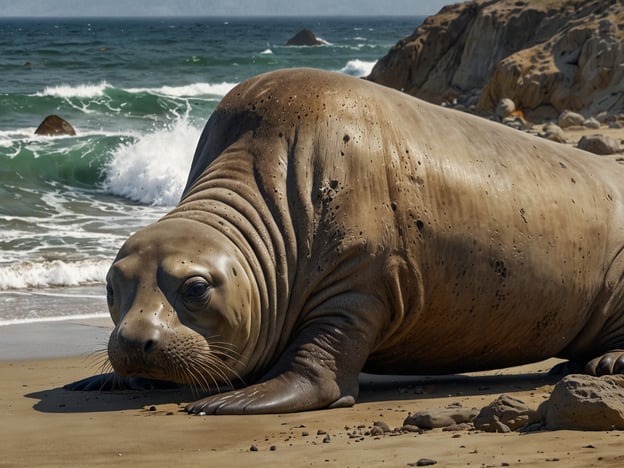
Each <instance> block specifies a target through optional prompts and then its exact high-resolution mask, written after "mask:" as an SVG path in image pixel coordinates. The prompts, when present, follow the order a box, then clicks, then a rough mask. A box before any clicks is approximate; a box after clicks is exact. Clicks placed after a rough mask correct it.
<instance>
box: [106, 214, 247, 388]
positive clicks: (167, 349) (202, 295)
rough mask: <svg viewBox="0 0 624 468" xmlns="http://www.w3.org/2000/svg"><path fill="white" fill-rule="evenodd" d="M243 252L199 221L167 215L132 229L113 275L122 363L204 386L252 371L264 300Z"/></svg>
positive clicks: (113, 358) (114, 353)
mask: <svg viewBox="0 0 624 468" xmlns="http://www.w3.org/2000/svg"><path fill="white" fill-rule="evenodd" d="M240 258H241V256H240V255H239V254H238V252H237V251H236V247H235V246H234V245H233V244H232V242H230V241H229V240H228V238H227V237H226V236H225V235H224V234H223V233H221V232H219V231H218V230H216V229H214V228H211V227H210V226H207V225H205V224H203V223H201V222H198V221H193V220H185V219H175V220H169V219H163V220H161V221H159V222H157V223H155V224H152V225H150V226H148V227H146V228H144V229H141V230H140V231H138V232H137V233H136V234H134V235H133V236H131V237H130V238H129V239H128V241H127V242H126V243H125V244H124V246H123V247H122V248H121V250H120V251H119V254H118V255H117V258H116V259H115V262H114V263H113V265H112V266H111V269H110V271H109V273H108V278H107V296H108V306H109V310H110V313H111V317H112V318H113V321H114V322H115V325H116V326H115V329H114V330H113V332H112V334H111V337H110V339H109V343H108V355H109V360H110V362H111V364H112V366H113V368H114V369H115V371H116V372H117V373H118V374H120V375H122V376H132V377H146V378H152V379H159V380H168V381H172V382H177V383H182V384H191V385H196V386H199V387H201V388H204V389H207V388H211V387H213V386H215V387H217V388H218V387H219V385H221V384H230V383H231V382H232V381H233V380H234V379H237V378H239V376H240V377H244V374H245V360H246V358H245V356H248V354H249V352H250V349H253V345H254V342H255V339H256V337H255V336H253V331H252V330H253V327H251V321H252V315H253V313H254V310H257V307H256V306H255V301H254V298H253V290H252V287H251V284H250V281H249V279H250V276H249V274H248V270H247V268H246V265H244V264H243V263H241V261H240V260H239V259H240Z"/></svg>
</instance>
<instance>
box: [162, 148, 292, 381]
mask: <svg viewBox="0 0 624 468" xmlns="http://www.w3.org/2000/svg"><path fill="white" fill-rule="evenodd" d="M245 146H246V145H243V144H242V142H240V141H239V142H238V143H237V144H234V145H232V146H231V147H229V148H228V149H227V150H225V151H223V153H221V154H219V157H218V159H217V160H216V161H214V162H212V164H211V165H210V167H209V168H207V169H206V170H204V171H203V172H202V173H201V174H200V175H199V176H198V177H197V178H196V179H195V180H193V181H192V182H191V181H189V187H188V188H187V190H186V191H185V193H184V195H183V198H182V200H181V202H180V204H179V205H178V206H177V207H176V208H175V209H174V210H173V211H171V212H170V213H169V214H167V215H166V217H165V218H164V219H171V218H176V217H181V218H185V219H191V220H194V221H197V222H200V223H203V224H205V225H208V226H211V227H213V228H215V229H216V230H218V231H219V232H220V233H221V234H222V235H223V236H225V237H226V238H227V240H228V241H229V242H231V244H232V247H233V250H234V251H235V252H236V255H237V261H238V262H240V264H241V266H242V267H243V269H245V273H246V276H247V277H248V278H249V281H250V285H251V291H250V293H251V303H250V310H249V311H248V317H247V320H249V322H248V324H247V326H246V328H247V329H248V330H249V336H248V338H247V340H246V343H245V344H244V348H242V349H238V350H237V352H239V353H240V355H241V359H240V363H241V366H242V367H243V368H242V369H239V370H238V371H239V375H240V377H242V379H243V380H244V381H245V382H246V383H250V382H253V381H256V380H257V379H259V378H260V377H262V375H264V374H265V373H266V371H267V370H268V369H269V368H270V366H271V365H272V364H273V362H274V361H275V359H276V358H277V357H278V356H279V353H280V352H281V351H282V350H283V349H284V347H285V345H286V344H287V342H288V340H289V336H290V334H291V332H292V328H293V324H294V321H295V320H296V316H293V315H294V314H291V315H289V314H286V313H284V311H285V309H287V307H288V298H289V291H290V285H291V283H292V278H291V277H290V272H294V271H295V268H296V267H295V265H294V263H295V260H294V258H295V257H294V252H293V251H292V250H293V249H292V248H290V249H289V248H287V244H288V243H291V244H292V243H294V241H293V233H292V223H291V222H290V219H288V216H287V212H285V211H282V207H278V206H276V201H275V200H273V199H272V197H268V198H266V199H265V198H263V197H262V196H261V194H262V192H263V189H262V188H261V187H258V186H257V183H256V182H257V181H256V179H255V174H254V172H255V168H254V160H253V157H252V155H250V153H249V152H248V151H247V150H246V149H245ZM200 151H202V146H201V143H200V146H199V148H198V153H199V152H200ZM277 212H279V213H280V214H281V213H286V214H285V215H284V216H280V217H281V220H280V221H281V223H280V227H278V225H277V223H276V218H275V217H274V215H275V214H276V213H277Z"/></svg>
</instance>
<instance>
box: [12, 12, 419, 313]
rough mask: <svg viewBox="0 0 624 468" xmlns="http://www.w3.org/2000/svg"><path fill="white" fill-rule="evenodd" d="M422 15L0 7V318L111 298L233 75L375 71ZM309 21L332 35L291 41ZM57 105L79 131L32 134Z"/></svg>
mask: <svg viewBox="0 0 624 468" xmlns="http://www.w3.org/2000/svg"><path fill="white" fill-rule="evenodd" d="M422 20H423V18H422V17H412V18H319V19H312V18H280V19H263V18H260V19H258V18H255V19H241V18H230V19H226V18H220V19H205V18H194V19H160V18H159V19H90V20H88V19H70V20H69V19H45V20H40V19H38V20H33V19H0V77H1V81H0V325H2V324H8V323H15V322H24V321H36V320H54V319H59V318H63V317H70V316H76V315H82V314H84V313H87V314H88V313H89V304H90V301H93V304H96V305H97V307H95V306H94V310H96V309H97V310H98V311H101V310H102V304H103V297H104V287H103V284H104V279H105V275H106V271H107V269H108V267H109V266H110V263H111V261H112V259H113V258H114V257H115V255H116V253H117V250H118V249H119V247H120V246H121V244H122V243H123V242H124V240H125V239H126V238H127V237H128V236H129V235H130V234H131V233H133V232H134V231H136V230H137V229H138V228H140V227H141V226H144V225H147V224H149V223H151V222H153V221H155V220H156V219H158V218H159V217H160V216H162V215H163V214H164V213H166V212H167V211H168V210H169V209H170V208H171V207H172V206H174V205H175V204H176V203H177V202H178V200H179V197H180V195H181V191H182V189H183V187H184V185H185V182H186V176H187V172H188V169H189V166H190V163H191V159H192V156H193V153H194V150H195V145H196V143H197V140H198V139H199V135H200V133H201V131H202V128H203V126H204V124H205V122H206V120H207V119H208V117H209V116H210V114H211V112H212V111H213V109H214V108H215V107H216V105H217V104H218V102H219V100H220V99H221V98H222V97H223V96H224V95H225V94H226V93H227V92H228V91H229V90H230V89H231V88H232V87H234V86H235V85H236V84H237V83H239V82H241V81H242V80H244V79H246V78H248V77H251V76H254V75H256V74H259V73H262V72H266V71H270V70H275V69H280V68H290V67H300V66H306V67H315V68H321V69H326V70H332V71H338V72H341V73H346V74H350V75H354V76H365V75H366V74H368V72H369V71H370V70H371V69H372V67H373V65H374V63H375V62H376V60H377V59H379V58H380V57H382V56H383V55H385V54H386V52H387V51H388V49H389V48H390V47H391V46H392V45H394V44H395V43H396V42H397V41H398V40H399V39H401V38H403V37H405V36H407V35H408V34H410V33H411V32H413V30H414V29H415V28H416V27H417V26H418V25H419V24H420V23H421V22H422ZM303 27H307V28H309V29H311V30H312V31H314V32H315V34H316V35H317V36H318V37H319V38H321V39H322V40H323V41H324V42H325V44H324V45H322V46H318V47H286V46H285V43H286V41H287V40H288V39H289V38H290V37H291V36H293V35H294V34H295V33H296V32H298V31H299V30H300V29H301V28H303ZM49 114H58V115H60V116H61V117H63V118H65V119H66V120H67V121H69V122H70V123H71V124H72V126H74V128H75V129H76V132H77V134H76V136H71V137H67V136H58V137H45V136H37V135H35V134H34V131H35V129H36V128H37V126H38V125H39V123H40V122H41V121H42V120H43V118H44V117H45V116H47V115H49ZM54 297H67V298H80V299H81V304H82V305H83V306H82V309H80V308H75V307H48V306H46V298H54ZM42 298H43V299H42ZM97 313H98V314H99V313H101V312H97Z"/></svg>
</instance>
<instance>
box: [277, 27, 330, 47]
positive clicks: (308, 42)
mask: <svg viewBox="0 0 624 468" xmlns="http://www.w3.org/2000/svg"><path fill="white" fill-rule="evenodd" d="M322 44H323V42H322V41H320V40H319V39H318V38H317V37H316V35H315V34H314V33H313V32H312V31H310V30H309V29H306V28H304V29H302V30H301V31H299V32H298V33H297V34H295V35H294V36H293V37H291V38H290V39H288V42H286V45H287V46H317V45H322Z"/></svg>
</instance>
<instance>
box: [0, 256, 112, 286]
mask: <svg viewBox="0 0 624 468" xmlns="http://www.w3.org/2000/svg"><path fill="white" fill-rule="evenodd" d="M109 267H110V261H109V260H94V261H92V260H82V261H78V262H63V261H61V260H54V261H50V262H22V263H13V264H10V265H8V266H0V290H8V289H24V288H45V287H50V286H79V285H85V284H94V283H103V282H104V281H105V278H106V272H107V271H108V268H109Z"/></svg>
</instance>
